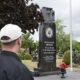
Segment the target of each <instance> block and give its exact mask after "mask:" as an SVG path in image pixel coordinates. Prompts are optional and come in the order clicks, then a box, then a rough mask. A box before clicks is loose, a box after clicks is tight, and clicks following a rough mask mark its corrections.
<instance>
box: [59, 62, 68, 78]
mask: <svg viewBox="0 0 80 80" xmlns="http://www.w3.org/2000/svg"><path fill="white" fill-rule="evenodd" d="M67 67H68V66H67V64H65V62H64V61H62V63H61V64H60V69H61V74H62V76H61V78H65V76H64V74H66V68H67Z"/></svg>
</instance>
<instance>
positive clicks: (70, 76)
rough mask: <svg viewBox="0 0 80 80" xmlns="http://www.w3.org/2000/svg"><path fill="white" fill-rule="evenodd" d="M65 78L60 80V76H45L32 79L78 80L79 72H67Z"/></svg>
mask: <svg viewBox="0 0 80 80" xmlns="http://www.w3.org/2000/svg"><path fill="white" fill-rule="evenodd" d="M65 76H66V78H64V79H61V78H60V77H61V75H47V76H40V77H34V80H80V71H69V70H68V71H67V74H66V75H65Z"/></svg>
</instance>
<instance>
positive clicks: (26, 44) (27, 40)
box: [21, 33, 37, 51]
mask: <svg viewBox="0 0 80 80" xmlns="http://www.w3.org/2000/svg"><path fill="white" fill-rule="evenodd" d="M21 47H22V48H31V51H34V50H36V48H37V42H34V40H33V39H32V37H31V35H30V33H26V34H24V35H23V39H22V46H21Z"/></svg>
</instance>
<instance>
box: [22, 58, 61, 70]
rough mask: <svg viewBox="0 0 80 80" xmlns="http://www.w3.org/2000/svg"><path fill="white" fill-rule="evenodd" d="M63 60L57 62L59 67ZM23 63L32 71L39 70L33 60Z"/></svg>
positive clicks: (23, 61)
mask: <svg viewBox="0 0 80 80" xmlns="http://www.w3.org/2000/svg"><path fill="white" fill-rule="evenodd" d="M61 61H62V59H59V60H57V64H56V65H57V66H59V64H60V63H61ZM22 63H23V64H24V65H25V66H27V67H28V68H29V69H30V70H33V69H34V68H37V62H35V61H31V60H22Z"/></svg>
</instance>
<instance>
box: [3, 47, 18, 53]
mask: <svg viewBox="0 0 80 80" xmlns="http://www.w3.org/2000/svg"><path fill="white" fill-rule="evenodd" d="M2 50H4V51H10V52H14V53H16V54H17V53H18V50H17V49H16V48H8V47H7V48H6V47H3V48H2Z"/></svg>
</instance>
